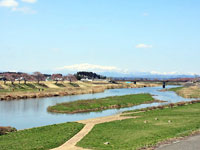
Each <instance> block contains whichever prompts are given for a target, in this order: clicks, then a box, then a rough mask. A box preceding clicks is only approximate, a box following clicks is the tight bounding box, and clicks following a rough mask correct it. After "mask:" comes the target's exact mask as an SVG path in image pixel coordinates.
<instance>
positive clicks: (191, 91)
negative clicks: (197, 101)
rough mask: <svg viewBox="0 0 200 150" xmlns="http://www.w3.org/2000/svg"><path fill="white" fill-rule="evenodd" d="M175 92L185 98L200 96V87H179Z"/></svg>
mask: <svg viewBox="0 0 200 150" xmlns="http://www.w3.org/2000/svg"><path fill="white" fill-rule="evenodd" d="M175 92H176V93H177V94H178V95H180V96H182V97H185V98H200V87H198V86H190V87H184V88H180V89H178V90H175Z"/></svg>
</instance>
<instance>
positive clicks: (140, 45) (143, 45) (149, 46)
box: [136, 44, 153, 48]
mask: <svg viewBox="0 0 200 150" xmlns="http://www.w3.org/2000/svg"><path fill="white" fill-rule="evenodd" d="M152 47H153V46H152V45H147V44H138V45H136V48H152Z"/></svg>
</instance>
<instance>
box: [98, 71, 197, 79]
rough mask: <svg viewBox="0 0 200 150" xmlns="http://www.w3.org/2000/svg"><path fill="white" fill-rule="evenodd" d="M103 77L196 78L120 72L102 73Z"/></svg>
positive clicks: (187, 75) (184, 75) (180, 75)
mask: <svg viewBox="0 0 200 150" xmlns="http://www.w3.org/2000/svg"><path fill="white" fill-rule="evenodd" d="M99 74H101V75H104V76H107V77H120V78H123V77H124V78H148V79H173V78H194V77H196V76H195V75H192V74H167V73H166V74H155V73H150V72H137V73H119V72H101V73H99Z"/></svg>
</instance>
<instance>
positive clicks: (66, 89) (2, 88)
mask: <svg viewBox="0 0 200 150" xmlns="http://www.w3.org/2000/svg"><path fill="white" fill-rule="evenodd" d="M153 86H159V84H156V83H155V84H154V83H138V84H133V83H125V82H119V83H118V84H113V83H109V82H106V81H96V82H81V81H77V82H73V83H69V82H67V81H65V82H59V83H57V84H56V83H55V82H53V81H47V82H40V84H38V83H34V82H27V84H22V83H21V84H18V83H15V84H13V85H12V84H11V83H7V84H6V85H4V84H3V82H0V100H16V99H29V98H44V97H57V96H68V95H80V94H90V93H100V92H104V91H105V90H106V89H117V88H141V87H153Z"/></svg>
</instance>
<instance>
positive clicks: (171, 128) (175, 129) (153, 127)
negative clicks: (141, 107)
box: [77, 101, 200, 150]
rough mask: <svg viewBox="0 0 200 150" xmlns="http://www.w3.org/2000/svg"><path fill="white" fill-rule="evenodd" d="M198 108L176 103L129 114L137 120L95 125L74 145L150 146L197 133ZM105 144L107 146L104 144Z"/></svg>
mask: <svg viewBox="0 0 200 150" xmlns="http://www.w3.org/2000/svg"><path fill="white" fill-rule="evenodd" d="M198 102H199V101H198ZM180 105H184V106H180ZM199 108H200V103H196V104H188V103H186V104H184V103H179V104H178V107H177V106H175V105H174V104H171V105H169V106H165V107H164V108H163V107H159V108H157V109H156V108H154V109H149V110H148V111H147V110H146V111H144V112H137V113H135V112H133V113H132V114H128V115H131V116H139V117H138V118H136V119H127V120H122V121H113V122H108V123H103V124H98V125H96V126H95V127H94V128H93V129H92V131H91V132H90V133H89V134H88V135H86V136H85V137H84V138H83V139H82V140H81V141H80V142H79V143H78V144H77V145H78V146H80V147H84V148H90V149H98V150H109V149H110V150H112V149H115V150H121V149H123V150H134V149H141V148H144V147H146V148H147V147H152V146H155V145H157V144H158V143H160V142H163V141H166V140H169V139H172V138H173V139H174V138H177V137H182V136H187V135H190V134H191V133H192V132H194V131H199V128H200V119H199V116H200V109H199ZM129 113H130V112H129ZM106 142H108V143H109V144H105V143H106Z"/></svg>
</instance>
